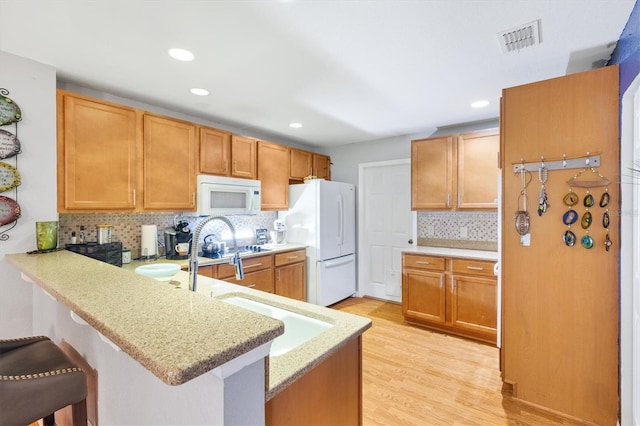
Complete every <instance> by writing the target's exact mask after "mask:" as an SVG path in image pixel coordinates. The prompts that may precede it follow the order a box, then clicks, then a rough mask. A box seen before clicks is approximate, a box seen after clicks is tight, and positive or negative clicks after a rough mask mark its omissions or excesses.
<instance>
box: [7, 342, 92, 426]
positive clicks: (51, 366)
mask: <svg viewBox="0 0 640 426" xmlns="http://www.w3.org/2000/svg"><path fill="white" fill-rule="evenodd" d="M86 397H87V380H86V377H85V374H84V372H83V371H82V370H81V369H80V368H79V367H78V366H77V365H76V364H74V363H73V362H72V361H71V360H70V359H69V358H68V357H67V355H65V353H64V352H63V351H62V349H60V348H59V347H58V346H57V345H56V344H55V343H53V342H52V341H51V340H50V339H49V338H48V337H45V336H35V337H26V338H22V339H10V340H0V425H3V426H4V425H21V426H24V425H27V424H30V423H32V422H35V421H37V420H39V419H42V418H44V419H45V424H49V423H53V421H54V419H53V413H54V412H55V411H57V410H59V409H60V408H63V407H66V406H67V405H72V406H73V423H74V425H82V426H86V424H87V405H86Z"/></svg>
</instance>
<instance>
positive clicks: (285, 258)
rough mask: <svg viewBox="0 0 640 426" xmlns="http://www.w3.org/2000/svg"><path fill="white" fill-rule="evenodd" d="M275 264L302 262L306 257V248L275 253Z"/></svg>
mask: <svg viewBox="0 0 640 426" xmlns="http://www.w3.org/2000/svg"><path fill="white" fill-rule="evenodd" d="M275 258H276V266H280V265H288V264H290V263H296V262H303V261H304V260H305V259H306V258H307V251H306V250H304V249H303V250H296V251H289V252H286V253H279V254H276V255H275Z"/></svg>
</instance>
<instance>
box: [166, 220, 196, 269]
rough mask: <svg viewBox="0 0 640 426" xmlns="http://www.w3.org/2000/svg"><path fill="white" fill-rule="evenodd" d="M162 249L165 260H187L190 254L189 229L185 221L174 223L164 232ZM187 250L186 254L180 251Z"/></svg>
mask: <svg viewBox="0 0 640 426" xmlns="http://www.w3.org/2000/svg"><path fill="white" fill-rule="evenodd" d="M164 247H165V253H166V257H167V259H172V260H178V259H188V258H189V253H191V229H190V228H189V224H188V223H187V222H186V221H177V222H176V221H175V220H174V225H173V226H169V227H167V228H165V230H164ZM181 248H187V250H186V252H185V251H183V250H180V251H179V249H181Z"/></svg>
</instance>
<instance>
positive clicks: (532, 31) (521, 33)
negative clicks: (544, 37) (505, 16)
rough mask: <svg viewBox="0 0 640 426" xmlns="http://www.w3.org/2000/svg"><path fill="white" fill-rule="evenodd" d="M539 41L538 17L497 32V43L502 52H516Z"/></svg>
mask: <svg viewBox="0 0 640 426" xmlns="http://www.w3.org/2000/svg"><path fill="white" fill-rule="evenodd" d="M540 42H541V41H540V20H539V19H538V20H536V21H533V22H529V23H527V24H524V25H520V26H519V27H516V28H511V29H510V30H506V31H502V32H499V33H498V43H500V49H502V53H511V52H517V51H520V50H522V49H524V48H527V47H531V46H533V45H536V44H540Z"/></svg>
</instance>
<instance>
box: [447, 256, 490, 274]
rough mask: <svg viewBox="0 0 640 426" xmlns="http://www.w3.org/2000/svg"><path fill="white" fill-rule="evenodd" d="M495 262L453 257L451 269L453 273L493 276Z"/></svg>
mask: <svg viewBox="0 0 640 426" xmlns="http://www.w3.org/2000/svg"><path fill="white" fill-rule="evenodd" d="M495 263H496V262H494V261H491V260H471V259H453V267H452V270H453V273H454V274H464V275H483V276H494V275H493V265H495Z"/></svg>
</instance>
